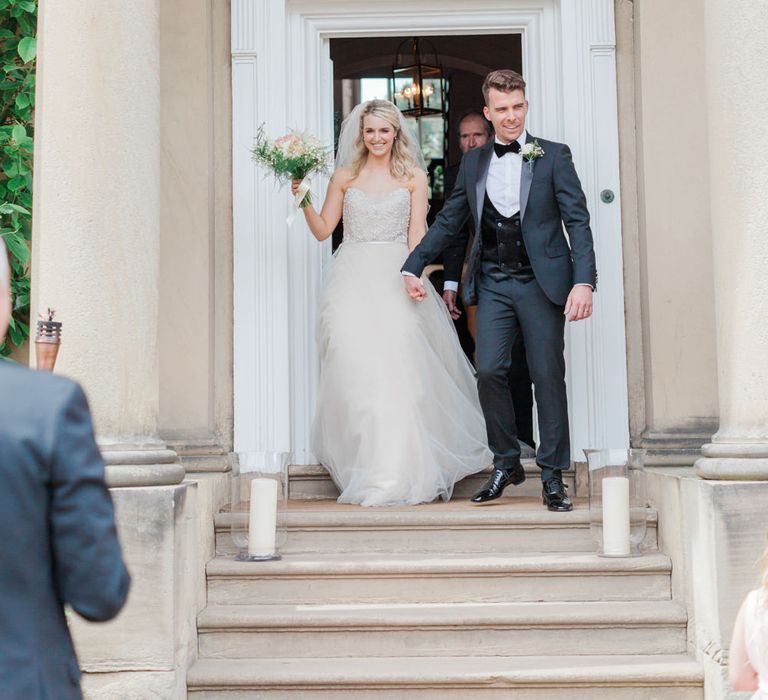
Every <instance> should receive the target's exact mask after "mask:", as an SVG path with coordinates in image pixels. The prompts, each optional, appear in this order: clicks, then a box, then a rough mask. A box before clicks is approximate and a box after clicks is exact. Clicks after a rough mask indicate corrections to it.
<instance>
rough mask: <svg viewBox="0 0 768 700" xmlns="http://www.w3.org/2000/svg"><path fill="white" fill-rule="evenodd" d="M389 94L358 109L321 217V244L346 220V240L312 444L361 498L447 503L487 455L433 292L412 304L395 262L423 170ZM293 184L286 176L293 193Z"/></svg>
mask: <svg viewBox="0 0 768 700" xmlns="http://www.w3.org/2000/svg"><path fill="white" fill-rule="evenodd" d="M425 170H426V168H425V167H424V160H423V158H422V157H421V153H420V152H419V149H418V146H417V145H416V144H415V143H414V141H413V139H412V137H411V136H410V134H409V132H408V128H407V125H406V123H405V119H404V117H403V115H402V114H401V113H400V111H399V110H398V109H397V108H396V107H395V105H393V104H392V103H391V102H388V101H386V100H371V101H369V102H365V103H363V104H361V105H358V106H357V107H355V109H354V110H353V111H352V113H351V114H350V115H349V117H347V119H345V121H344V123H343V125H342V128H341V134H340V137H339V148H338V155H337V158H336V170H335V171H334V173H333V177H332V178H331V181H330V184H329V187H328V193H327V195H326V199H325V202H324V204H323V207H322V211H321V212H320V213H317V211H315V210H314V209H313V208H312V207H311V206H310V207H307V208H305V209H304V210H303V211H304V216H305V218H306V221H307V224H308V226H309V229H310V231H311V232H312V234H313V235H314V236H315V238H317V240H318V241H323V240H325V239H326V238H328V237H329V236H330V235H331V233H332V232H333V230H334V228H335V227H336V226H337V224H338V223H339V220H340V218H341V216H342V213H343V216H344V241H343V243H342V245H341V246H340V247H339V249H338V251H337V252H336V255H335V256H334V260H333V264H332V267H331V271H330V274H329V276H328V279H327V284H326V286H325V290H324V292H323V295H322V298H321V299H320V304H319V309H318V322H317V341H318V346H319V351H320V361H321V369H320V385H319V389H318V397H317V409H316V413H315V417H314V421H313V426H312V450H313V452H314V454H315V455H316V456H317V458H318V459H319V461H320V463H321V464H322V465H323V466H325V468H326V469H327V470H328V472H329V473H330V475H331V477H332V479H333V481H334V482H335V484H336V486H337V487H338V488H339V490H340V491H341V495H340V497H339V502H340V503H358V504H361V505H364V506H374V505H376V506H379V505H401V504H415V503H425V502H429V501H432V500H434V499H435V498H437V497H442V498H444V499H446V500H447V499H449V498H450V496H451V492H452V490H453V485H454V484H455V483H456V482H457V481H458V480H460V479H462V478H464V477H465V476H467V475H468V474H472V473H474V472H477V471H480V470H481V469H483V468H484V467H485V466H486V465H487V464H489V463H490V462H491V461H492V455H491V453H490V452H489V450H488V443H487V440H486V431H485V421H484V419H483V415H482V412H481V410H480V404H479V401H478V396H477V386H476V382H475V378H474V375H473V371H472V368H471V366H470V364H469V361H468V360H467V358H466V356H465V355H464V353H463V352H462V350H461V347H460V345H459V341H458V338H457V336H456V333H455V331H454V328H453V324H452V323H451V320H450V318H449V316H448V312H447V310H446V308H445V304H443V302H442V300H441V299H440V297H439V296H438V294H437V292H436V291H435V290H434V288H433V287H432V286H431V285H425V286H426V288H427V290H428V293H427V299H426V300H425V301H424V303H422V304H413V303H412V302H411V300H410V299H409V298H408V296H407V295H406V294H405V293H404V292H403V283H402V277H401V273H400V267H401V266H402V264H403V261H404V260H405V258H406V257H407V256H408V253H409V251H410V250H413V248H414V247H415V246H416V245H417V244H418V243H419V241H420V240H421V238H422V236H423V235H424V233H425V232H426V217H427V208H428V204H427V176H426V172H425ZM297 185H298V182H297V181H296V182H294V185H293V191H294V194H295V193H296V190H297Z"/></svg>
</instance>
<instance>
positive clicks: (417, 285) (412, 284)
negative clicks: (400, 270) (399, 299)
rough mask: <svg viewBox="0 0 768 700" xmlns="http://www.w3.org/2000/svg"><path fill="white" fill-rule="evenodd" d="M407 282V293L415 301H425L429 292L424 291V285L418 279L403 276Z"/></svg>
mask: <svg viewBox="0 0 768 700" xmlns="http://www.w3.org/2000/svg"><path fill="white" fill-rule="evenodd" d="M403 281H404V282H405V291H406V292H408V296H409V297H411V299H413V300H414V301H423V300H424V299H425V298H426V296H427V290H426V289H424V283H423V282H422V281H421V280H420V279H419V278H418V277H412V276H411V275H403Z"/></svg>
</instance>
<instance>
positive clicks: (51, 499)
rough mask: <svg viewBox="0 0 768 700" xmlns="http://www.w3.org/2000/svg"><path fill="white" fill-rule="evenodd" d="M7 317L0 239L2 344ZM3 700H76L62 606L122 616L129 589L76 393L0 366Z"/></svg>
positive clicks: (63, 382)
mask: <svg viewBox="0 0 768 700" xmlns="http://www.w3.org/2000/svg"><path fill="white" fill-rule="evenodd" d="M10 315H11V298H10V271H9V268H8V259H7V254H6V250H5V245H4V244H3V243H2V241H1V240H0V341H1V340H2V339H3V338H4V337H5V334H6V332H7V330H8V321H9V318H10ZM0 561H1V562H2V564H0V697H2V698H3V700H79V698H81V697H82V695H81V692H80V668H79V666H78V663H77V657H76V656H75V650H74V648H73V646H72V639H71V637H70V634H69V628H68V626H67V621H66V617H65V613H64V605H65V604H68V605H70V606H72V608H74V610H76V611H77V612H78V613H79V614H80V615H82V616H83V617H84V618H85V619H87V620H91V621H104V620H109V619H111V618H113V617H115V615H117V614H118V612H120V609H121V608H122V607H123V604H124V603H125V600H126V597H127V595H128V588H129V585H130V576H129V575H128V571H127V570H126V568H125V564H124V563H123V559H122V555H121V551H120V544H119V542H118V539H117V531H116V529H115V518H114V509H113V506H112V499H111V497H110V494H109V490H108V489H107V486H106V483H105V482H104V464H103V462H102V459H101V455H100V454H99V450H98V448H97V447H96V443H95V441H94V437H93V428H92V425H91V417H90V413H89V411H88V404H87V402H86V399H85V395H84V394H83V391H82V389H80V387H79V386H78V385H77V384H75V383H74V382H72V381H70V380H68V379H64V378H62V377H58V376H54V375H51V374H48V373H43V372H37V371H35V370H30V369H27V368H25V367H21V366H19V365H17V364H14V363H12V362H8V361H2V360H0Z"/></svg>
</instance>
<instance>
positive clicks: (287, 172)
mask: <svg viewBox="0 0 768 700" xmlns="http://www.w3.org/2000/svg"><path fill="white" fill-rule="evenodd" d="M251 153H252V154H253V160H254V161H256V163H258V164H259V165H263V166H264V167H265V168H268V169H269V170H271V171H272V173H273V174H274V175H275V177H276V178H277V179H278V180H279V181H282V182H287V181H289V180H301V185H300V186H299V192H298V194H297V195H296V198H295V199H294V205H295V207H296V208H295V210H294V211H293V212H292V213H291V216H289V217H288V223H289V224H290V223H291V222H292V221H293V219H294V217H295V216H296V212H297V211H298V210H299V209H300V208H301V209H303V208H304V207H307V206H309V205H310V204H312V197H311V193H310V191H309V176H310V175H311V174H312V173H325V172H328V169H329V167H330V160H331V159H330V149H329V148H327V147H326V146H324V145H323V144H322V143H321V142H320V141H319V139H317V138H315V137H314V136H310V135H309V134H306V133H303V132H297V131H290V132H289V133H287V134H285V136H281V137H280V138H278V139H274V140H272V139H269V138H267V135H266V134H265V133H264V126H263V125H262V126H261V127H259V131H258V133H257V134H256V145H255V146H254V147H253V149H252V151H251Z"/></svg>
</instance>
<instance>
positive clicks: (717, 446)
mask: <svg viewBox="0 0 768 700" xmlns="http://www.w3.org/2000/svg"><path fill="white" fill-rule="evenodd" d="M701 454H702V455H703V456H702V457H701V458H700V459H698V460H696V463H695V465H694V469H695V471H696V474H697V475H698V476H700V477H701V478H702V479H719V480H722V481H768V444H761V443H752V444H742V445H739V444H734V443H709V444H707V445H704V447H702V448H701Z"/></svg>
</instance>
